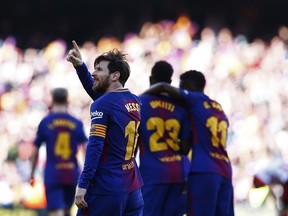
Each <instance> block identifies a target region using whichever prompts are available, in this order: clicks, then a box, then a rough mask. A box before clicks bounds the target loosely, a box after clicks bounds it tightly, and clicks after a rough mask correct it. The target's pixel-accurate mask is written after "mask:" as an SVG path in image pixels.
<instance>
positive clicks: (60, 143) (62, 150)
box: [54, 132, 72, 160]
mask: <svg viewBox="0 0 288 216" xmlns="http://www.w3.org/2000/svg"><path fill="white" fill-rule="evenodd" d="M54 152H55V155H56V156H59V157H61V158H62V159H63V160H67V159H69V158H70V156H71V154H72V150H71V148H70V134H69V133H68V132H61V133H59V134H58V136H57V138H56V143H55V147H54Z"/></svg>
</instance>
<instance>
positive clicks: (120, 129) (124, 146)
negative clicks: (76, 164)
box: [78, 89, 143, 195]
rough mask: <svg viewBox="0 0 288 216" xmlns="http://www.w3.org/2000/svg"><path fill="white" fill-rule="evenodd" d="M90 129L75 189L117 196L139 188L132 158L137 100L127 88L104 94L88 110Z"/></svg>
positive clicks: (138, 116) (137, 171)
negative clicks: (82, 166) (77, 187)
mask: <svg viewBox="0 0 288 216" xmlns="http://www.w3.org/2000/svg"><path fill="white" fill-rule="evenodd" d="M90 115H91V129H90V136H89V141H88V145H87V149H86V157H85V163H84V168H83V172H82V173H81V175H80V178H79V184H78V185H79V187H81V188H87V189H88V191H89V192H91V193H96V194H105V195H117V194H122V193H127V192H132V191H135V190H137V189H138V188H140V187H142V185H143V181H142V177H141V175H140V171H139V168H138V166H137V164H136V161H135V158H134V151H135V148H136V145H137V139H138V127H139V125H140V120H141V117H140V101H139V98H138V97H137V96H136V95H134V94H132V93H131V92H130V91H129V90H128V89H118V90H114V91H112V92H109V93H106V94H104V95H102V96H101V97H100V98H98V99H97V100H96V101H94V102H93V103H92V105H91V108H90Z"/></svg>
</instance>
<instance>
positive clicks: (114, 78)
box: [112, 71, 120, 81]
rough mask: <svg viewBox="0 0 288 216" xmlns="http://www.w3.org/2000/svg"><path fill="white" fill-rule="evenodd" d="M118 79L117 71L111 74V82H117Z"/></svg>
mask: <svg viewBox="0 0 288 216" xmlns="http://www.w3.org/2000/svg"><path fill="white" fill-rule="evenodd" d="M119 78H120V72H119V71H115V72H114V73H113V74H112V81H117V80H119Z"/></svg>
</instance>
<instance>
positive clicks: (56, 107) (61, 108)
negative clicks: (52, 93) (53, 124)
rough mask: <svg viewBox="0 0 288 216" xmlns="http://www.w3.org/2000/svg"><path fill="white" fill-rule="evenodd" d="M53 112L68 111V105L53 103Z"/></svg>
mask: <svg viewBox="0 0 288 216" xmlns="http://www.w3.org/2000/svg"><path fill="white" fill-rule="evenodd" d="M51 111H52V112H53V113H66V112H67V106H66V105H53V107H52V110H51Z"/></svg>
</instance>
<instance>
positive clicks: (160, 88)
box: [143, 82, 181, 99]
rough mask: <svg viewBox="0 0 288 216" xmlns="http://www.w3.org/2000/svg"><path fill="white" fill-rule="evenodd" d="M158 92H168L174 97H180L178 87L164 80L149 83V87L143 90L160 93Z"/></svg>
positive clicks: (145, 92)
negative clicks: (152, 83)
mask: <svg viewBox="0 0 288 216" xmlns="http://www.w3.org/2000/svg"><path fill="white" fill-rule="evenodd" d="M160 93H168V94H169V95H170V96H171V97H172V98H174V99H180V98H181V95H180V91H179V89H178V88H175V87H173V86H171V85H170V84H168V83H165V82H160V83H156V84H154V85H151V86H150V88H149V89H147V90H146V91H144V92H143V94H160Z"/></svg>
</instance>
